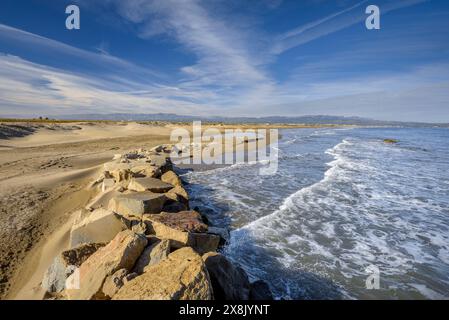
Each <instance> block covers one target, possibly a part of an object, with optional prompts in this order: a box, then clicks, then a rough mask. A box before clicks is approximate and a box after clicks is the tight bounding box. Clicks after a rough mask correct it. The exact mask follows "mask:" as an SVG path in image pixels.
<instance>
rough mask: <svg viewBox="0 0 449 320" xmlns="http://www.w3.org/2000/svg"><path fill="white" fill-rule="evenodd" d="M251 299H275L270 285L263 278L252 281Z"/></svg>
mask: <svg viewBox="0 0 449 320" xmlns="http://www.w3.org/2000/svg"><path fill="white" fill-rule="evenodd" d="M249 300H273V295H272V294H271V290H270V287H269V286H268V284H267V283H266V282H265V281H263V280H257V281H255V282H253V283H251V290H250V292H249Z"/></svg>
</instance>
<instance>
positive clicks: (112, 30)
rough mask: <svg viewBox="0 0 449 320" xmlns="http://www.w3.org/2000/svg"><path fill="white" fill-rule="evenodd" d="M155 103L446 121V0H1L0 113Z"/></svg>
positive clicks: (173, 108)
mask: <svg viewBox="0 0 449 320" xmlns="http://www.w3.org/2000/svg"><path fill="white" fill-rule="evenodd" d="M71 4H75V5H77V6H79V8H80V29H79V30H68V29H67V28H66V23H65V22H66V18H67V17H68V14H66V13H65V11H66V7H67V6H68V5H71ZM368 5H377V6H378V7H379V9H380V27H381V28H380V29H379V30H368V29H367V28H366V26H365V19H366V18H367V17H368V16H369V15H368V14H366V12H365V10H366V8H367V6H368ZM160 112H163V113H176V114H180V115H198V116H214V115H220V116H231V117H232V116H251V117H253V116H274V115H276V116H279V115H282V116H301V115H336V116H360V117H367V118H373V119H379V120H400V121H420V122H449V1H447V0H370V1H361V0H302V1H287V0H257V1H256V0H208V1H199V0H164V1H162V0H159V1H154V0H127V1H122V0H71V1H65V0H40V1H38V0H26V1H25V0H2V1H1V3H0V115H2V116H8V115H14V116H23V117H26V116H40V115H42V116H49V117H58V116H61V115H73V114H88V113H101V114H108V113H160Z"/></svg>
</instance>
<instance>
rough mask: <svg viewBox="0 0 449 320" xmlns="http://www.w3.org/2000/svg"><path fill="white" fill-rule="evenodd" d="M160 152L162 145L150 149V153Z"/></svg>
mask: <svg viewBox="0 0 449 320" xmlns="http://www.w3.org/2000/svg"><path fill="white" fill-rule="evenodd" d="M162 150H163V146H162V145H159V146H155V147H153V148H151V149H150V151H151V152H162Z"/></svg>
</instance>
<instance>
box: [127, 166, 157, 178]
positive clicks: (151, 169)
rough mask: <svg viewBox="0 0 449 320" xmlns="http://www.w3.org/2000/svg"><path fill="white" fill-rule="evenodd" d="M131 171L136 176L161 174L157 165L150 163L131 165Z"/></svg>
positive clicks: (154, 176)
mask: <svg viewBox="0 0 449 320" xmlns="http://www.w3.org/2000/svg"><path fill="white" fill-rule="evenodd" d="M131 172H132V173H133V175H134V176H136V177H137V176H138V177H150V178H157V177H160V175H161V170H160V169H159V168H158V167H156V166H153V165H150V164H140V165H137V166H133V167H132V168H131Z"/></svg>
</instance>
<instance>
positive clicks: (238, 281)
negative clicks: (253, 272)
mask: <svg viewBox="0 0 449 320" xmlns="http://www.w3.org/2000/svg"><path fill="white" fill-rule="evenodd" d="M203 260H204V262H205V264H206V267H207V271H208V272H209V275H210V279H211V282H212V287H213V288H214V297H215V299H216V300H248V299H249V295H250V290H251V284H250V282H249V280H248V276H247V275H246V272H245V271H244V270H243V269H242V268H240V267H236V266H234V265H233V264H232V263H231V262H230V261H229V260H228V259H226V257H225V256H223V255H222V254H219V253H216V252H208V253H206V254H204V255H203Z"/></svg>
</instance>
